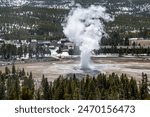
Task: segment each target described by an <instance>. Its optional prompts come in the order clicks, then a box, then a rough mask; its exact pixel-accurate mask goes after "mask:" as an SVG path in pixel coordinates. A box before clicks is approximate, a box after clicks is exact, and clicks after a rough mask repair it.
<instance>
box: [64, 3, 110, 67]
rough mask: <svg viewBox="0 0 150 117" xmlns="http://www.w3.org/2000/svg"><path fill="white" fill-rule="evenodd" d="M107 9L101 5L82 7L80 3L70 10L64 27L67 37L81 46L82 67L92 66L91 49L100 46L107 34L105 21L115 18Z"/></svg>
mask: <svg viewBox="0 0 150 117" xmlns="http://www.w3.org/2000/svg"><path fill="white" fill-rule="evenodd" d="M105 11H106V9H105V8H104V7H101V6H94V5H91V6H90V7H89V8H82V7H81V6H80V5H78V6H77V8H73V9H72V10H71V11H70V13H69V16H68V18H67V21H66V24H65V25H64V27H63V29H64V30H63V32H64V34H65V35H66V37H67V38H68V39H69V40H70V41H72V42H74V43H75V44H76V45H77V46H79V48H80V51H81V55H80V57H81V68H82V69H90V68H91V65H90V63H91V62H90V61H91V58H90V56H91V51H93V50H94V49H98V48H99V42H100V40H101V38H102V36H103V34H106V33H105V31H104V25H103V21H105V22H108V21H112V20H113V19H112V18H111V17H110V15H109V14H107V13H106V12H105Z"/></svg>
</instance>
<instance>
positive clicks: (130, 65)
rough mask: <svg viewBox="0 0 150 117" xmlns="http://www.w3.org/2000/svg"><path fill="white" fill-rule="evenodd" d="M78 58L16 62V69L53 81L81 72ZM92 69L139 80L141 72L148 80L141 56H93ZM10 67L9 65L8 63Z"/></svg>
mask: <svg viewBox="0 0 150 117" xmlns="http://www.w3.org/2000/svg"><path fill="white" fill-rule="evenodd" d="M79 64H80V61H79V60H73V59H70V60H61V61H50V62H36V63H26V64H16V68H17V69H23V68H24V69H25V71H26V72H31V71H32V73H33V77H34V79H35V80H38V81H39V80H41V78H42V75H43V74H44V75H45V77H47V78H48V80H49V81H53V80H55V79H56V78H58V77H59V75H66V74H69V73H82V72H83V71H81V70H80V69H79ZM92 66H93V69H95V70H98V71H100V72H101V73H106V74H111V73H113V72H115V73H117V74H119V75H121V74H122V73H124V74H127V76H129V77H134V78H135V79H137V80H138V81H139V80H141V78H142V77H141V76H142V72H143V73H146V74H147V75H148V78H149V80H150V60H143V59H142V58H93V64H92ZM5 67H6V66H1V67H0V70H1V71H4V69H5ZM8 67H9V68H10V69H11V65H8Z"/></svg>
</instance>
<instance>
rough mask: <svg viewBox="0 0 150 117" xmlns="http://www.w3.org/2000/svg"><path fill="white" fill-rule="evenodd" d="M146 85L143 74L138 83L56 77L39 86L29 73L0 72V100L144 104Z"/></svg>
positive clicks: (148, 95)
mask: <svg viewBox="0 0 150 117" xmlns="http://www.w3.org/2000/svg"><path fill="white" fill-rule="evenodd" d="M149 86H150V84H149V81H148V77H147V75H146V74H144V73H142V78H141V81H140V82H138V81H136V80H135V79H134V78H133V77H131V78H129V77H127V75H126V74H122V75H121V76H119V75H117V74H115V73H112V74H110V75H105V74H101V73H100V74H98V75H97V76H95V77H94V76H93V77H92V76H89V75H87V76H85V77H84V78H82V77H81V78H77V77H76V75H75V74H74V75H73V76H72V77H63V76H59V77H58V78H57V79H56V80H54V81H53V82H49V81H48V78H46V77H45V76H44V75H43V76H42V79H41V81H40V82H36V81H35V80H34V79H33V75H32V72H30V73H26V72H25V70H24V69H22V70H19V69H16V68H15V66H14V65H13V66H12V69H11V70H10V69H9V68H8V67H6V68H5V71H4V72H0V99H1V100H145V99H150V91H149Z"/></svg>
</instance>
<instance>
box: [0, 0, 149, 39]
mask: <svg viewBox="0 0 150 117" xmlns="http://www.w3.org/2000/svg"><path fill="white" fill-rule="evenodd" d="M74 3H80V4H82V5H83V6H84V7H87V6H89V5H91V4H96V5H99V4H100V5H102V6H105V7H106V8H107V9H108V10H107V12H109V13H110V14H111V15H113V16H115V21H114V22H111V23H109V24H107V29H108V30H109V31H113V30H116V29H117V30H118V31H121V32H126V31H134V30H149V29H150V1H149V0H75V1H74V0H55V1H54V0H0V38H4V39H27V40H28V39H29V40H30V39H45V40H51V39H60V38H63V37H64V35H63V33H62V26H61V24H62V22H63V21H64V18H65V16H67V14H68V12H69V9H70V8H72V6H73V5H74Z"/></svg>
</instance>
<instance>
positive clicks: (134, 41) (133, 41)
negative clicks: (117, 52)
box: [129, 38, 150, 47]
mask: <svg viewBox="0 0 150 117" xmlns="http://www.w3.org/2000/svg"><path fill="white" fill-rule="evenodd" d="M133 44H135V46H139V45H140V46H142V47H146V46H150V39H143V38H130V39H129V45H130V46H132V45H133Z"/></svg>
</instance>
